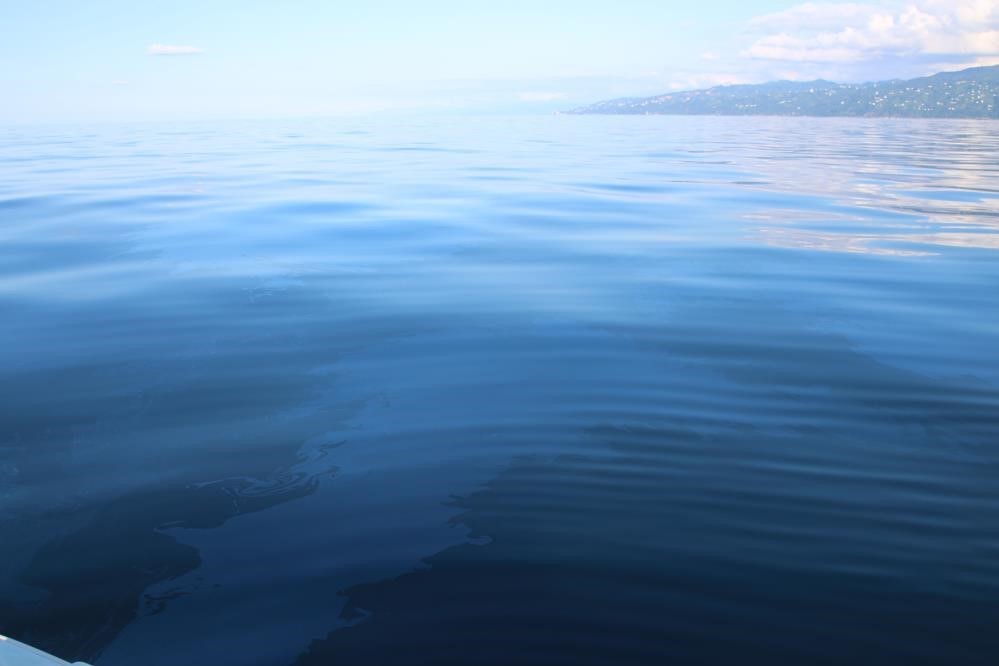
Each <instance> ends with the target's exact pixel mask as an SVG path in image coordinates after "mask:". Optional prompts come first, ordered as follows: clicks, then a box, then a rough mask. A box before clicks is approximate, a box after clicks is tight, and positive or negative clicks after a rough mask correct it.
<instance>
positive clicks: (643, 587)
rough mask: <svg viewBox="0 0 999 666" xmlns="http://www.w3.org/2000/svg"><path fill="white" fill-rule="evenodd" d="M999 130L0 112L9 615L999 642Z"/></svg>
mask: <svg viewBox="0 0 999 666" xmlns="http://www.w3.org/2000/svg"><path fill="white" fill-rule="evenodd" d="M997 130H999V125H996V123H994V122H988V121H899V120H865V119H843V120H834V119H824V120H817V119H789V118H783V119H780V118H752V119H749V118H728V119H725V118H670V117H551V118H520V119H492V118H489V119H471V120H469V119H461V120H459V119H454V118H449V119H442V120H439V121H432V120H426V119H424V120H399V121H391V122H390V121H387V120H383V121H377V122H374V121H371V122H368V121H365V122H360V121H326V122H318V121H316V122H288V123H281V122H263V123H240V124H217V125H135V126H120V127H113V126H95V127H88V128H47V129H39V128H6V129H3V130H0V349H2V350H3V351H2V354H0V397H2V400H0V633H5V634H8V635H11V636H13V637H15V638H18V639H21V640H24V641H27V642H30V643H34V644H36V645H38V646H39V647H42V648H45V649H47V650H50V651H52V652H54V653H56V654H58V655H60V656H62V657H64V658H67V659H84V660H88V661H91V662H93V663H95V664H97V665H98V666H123V665H136V664H142V665H144V666H160V665H163V666H165V665H168V664H206V665H207V664H212V665H213V666H223V665H233V666H236V665H240V666H242V665H271V664H274V665H290V664H296V665H299V666H304V665H317V664H338V665H339V664H512V663H524V664H528V663H531V664H533V663H536V664H614V665H617V664H666V663H679V664H733V663H739V664H757V663H758V664H768V665H770V664H782V663H798V664H803V663H809V664H819V663H864V664H889V663H900V664H901V663H904V664H915V663H937V664H979V663H980V664H994V663H996V661H997V660H999V631H997V630H999V157H997V156H999V131H997Z"/></svg>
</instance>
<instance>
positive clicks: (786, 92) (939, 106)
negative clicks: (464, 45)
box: [564, 65, 999, 119]
mask: <svg viewBox="0 0 999 666" xmlns="http://www.w3.org/2000/svg"><path fill="white" fill-rule="evenodd" d="M564 113H569V114H577V115H582V114H619V115H653V114H655V115H660V114H661V115H670V114H673V115H778V116H859V117H902V118H997V119H999V65H992V66H985V67H970V68H967V69H963V70H959V71H954V72H938V73H936V74H932V75H929V76H921V77H917V78H914V79H891V80H887V81H873V82H868V83H835V82H832V81H825V80H823V79H816V80H814V81H768V82H766V83H755V84H734V85H723V86H714V87H711V88H703V89H699V90H686V91H678V92H674V93H666V94H662V95H655V96H653V97H622V98H618V99H612V100H606V101H602V102H596V103H595V104H590V105H587V106H582V107H577V108H575V109H571V110H569V111H566V112H564Z"/></svg>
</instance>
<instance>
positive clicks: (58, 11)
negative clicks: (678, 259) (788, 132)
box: [0, 0, 999, 123]
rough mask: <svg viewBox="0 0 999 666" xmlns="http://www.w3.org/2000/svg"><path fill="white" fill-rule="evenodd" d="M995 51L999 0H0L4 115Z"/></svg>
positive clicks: (739, 78) (740, 74) (133, 111)
mask: <svg viewBox="0 0 999 666" xmlns="http://www.w3.org/2000/svg"><path fill="white" fill-rule="evenodd" d="M991 64H999V0H871V1H866V2H865V1H861V2H821V1H819V2H806V3H801V2H793V1H784V0H701V1H700V2H692V1H691V0H684V1H683V2H674V1H672V0H617V1H616V2H610V1H608V0H602V1H597V0H530V1H525V0H421V1H419V2H417V1H415V0H358V1H356V2H351V1H348V0H266V1H265V0H171V1H169V2H167V1H165V0H0V98H2V99H3V104H0V123H22V122H77V121H80V122H84V121H105V120H106V121H119V120H129V121H130V120H164V119H215V118H266V117H323V116H328V115H336V114H373V113H391V112H410V113H415V112H434V113H436V112H448V113H451V112H455V113H464V112H473V113H489V112H496V113H533V112H544V113H550V112H552V111H554V110H558V109H566V108H571V107H573V106H578V105H581V104H587V103H591V102H595V101H598V100H603V99H608V98H614V97H624V96H642V95H655V94H661V93H664V92H668V91H672V90H681V89H694V88H702V87H708V86H712V85H718V84H727V83H755V82H762V81H767V80H774V79H798V80H807V79H815V78H825V79H830V80H835V81H844V82H848V81H869V80H881V79H887V78H910V77H914V76H920V75H924V74H930V73H934V72H937V71H942V70H956V69H962V68H964V67H970V66H975V65H991Z"/></svg>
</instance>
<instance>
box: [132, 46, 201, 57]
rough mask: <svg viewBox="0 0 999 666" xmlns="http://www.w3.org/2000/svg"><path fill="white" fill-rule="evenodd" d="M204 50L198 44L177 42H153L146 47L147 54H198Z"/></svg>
mask: <svg viewBox="0 0 999 666" xmlns="http://www.w3.org/2000/svg"><path fill="white" fill-rule="evenodd" d="M204 52H205V51H204V49H200V48H198V47H197V46H178V45H175V44H153V45H151V46H150V47H149V48H148V49H146V53H147V54H149V55H155V56H179V55H197V54H199V53H204Z"/></svg>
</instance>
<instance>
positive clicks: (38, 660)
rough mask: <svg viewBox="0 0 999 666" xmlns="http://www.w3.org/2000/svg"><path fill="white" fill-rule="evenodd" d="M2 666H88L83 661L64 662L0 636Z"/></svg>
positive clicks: (0, 660) (0, 664)
mask: <svg viewBox="0 0 999 666" xmlns="http://www.w3.org/2000/svg"><path fill="white" fill-rule="evenodd" d="M0 666H88V664H84V663H83V662H82V661H77V662H73V663H72V664H70V662H68V661H63V660H62V659H59V658H58V657H53V656H52V655H50V654H48V653H46V652H42V651H41V650H38V649H36V648H33V647H31V646H30V645H25V644H24V643H21V642H20V641H15V640H14V639H13V638H8V637H6V636H4V635H3V634H0Z"/></svg>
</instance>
